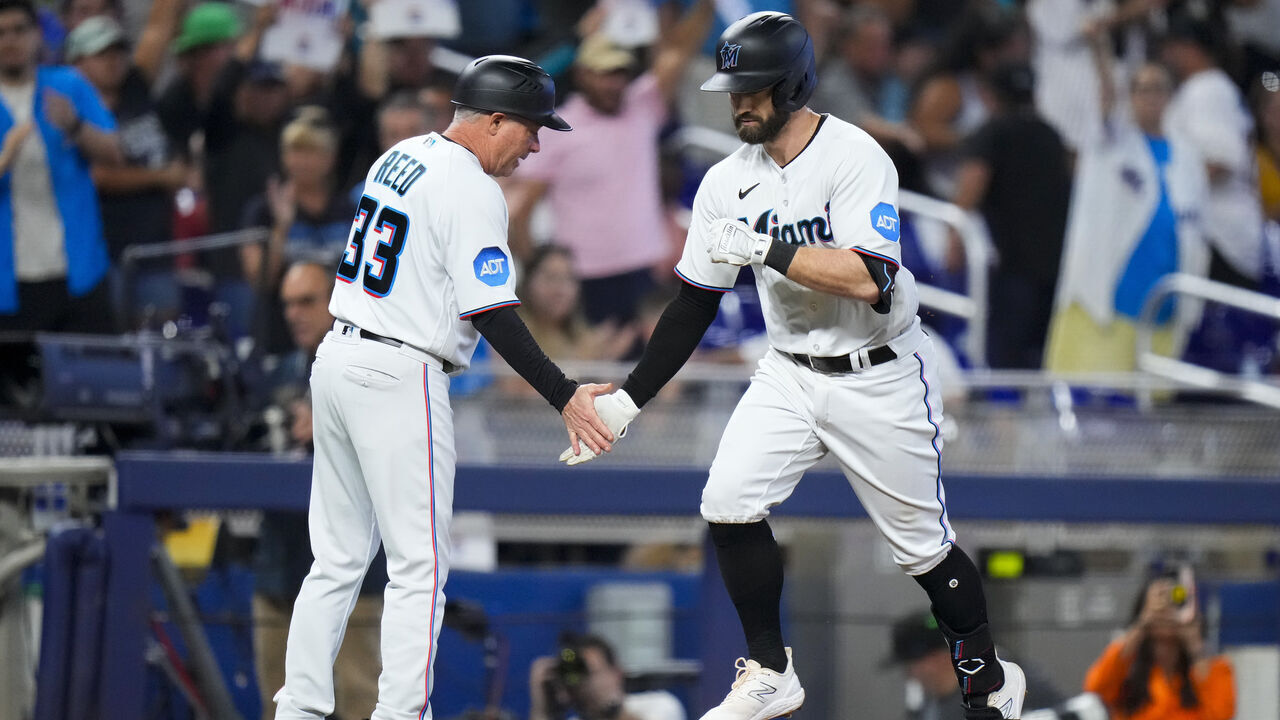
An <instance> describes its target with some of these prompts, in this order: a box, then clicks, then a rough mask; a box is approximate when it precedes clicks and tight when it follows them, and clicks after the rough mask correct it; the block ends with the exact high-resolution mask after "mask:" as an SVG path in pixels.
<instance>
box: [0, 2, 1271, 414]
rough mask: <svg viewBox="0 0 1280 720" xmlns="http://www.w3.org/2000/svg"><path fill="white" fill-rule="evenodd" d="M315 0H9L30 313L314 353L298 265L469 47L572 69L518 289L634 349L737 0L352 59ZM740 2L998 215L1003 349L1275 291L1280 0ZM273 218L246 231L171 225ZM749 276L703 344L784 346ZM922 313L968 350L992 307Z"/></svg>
mask: <svg viewBox="0 0 1280 720" xmlns="http://www.w3.org/2000/svg"><path fill="white" fill-rule="evenodd" d="M379 2H381V3H382V4H383V5H384V7H383V8H382V10H381V11H379V10H377V7H378V3H379ZM304 5H305V4H297V3H290V2H287V1H286V2H283V3H278V2H276V1H275V0H268V1H266V2H262V3H253V4H249V3H240V4H235V3H222V2H202V3H191V2H187V1H186V0H156V2H152V3H145V2H130V0H63V1H62V2H60V3H57V4H56V5H54V6H50V7H45V6H40V5H33V4H31V3H29V2H25V1H24V0H4V1H3V2H0V102H2V104H3V106H4V110H5V112H4V113H3V115H4V117H3V120H2V122H0V130H2V131H3V144H2V145H0V169H2V170H3V172H4V173H5V183H4V187H3V191H0V238H2V239H3V242H4V244H5V245H7V246H8V248H9V252H0V257H3V260H0V331H17V332H30V331H46V332H47V331H53V332H58V331H72V332H125V331H134V330H138V329H146V328H151V329H158V328H160V327H161V326H163V325H164V324H165V323H167V322H175V323H177V324H178V325H179V326H180V327H183V328H190V327H199V326H202V325H205V324H208V323H210V322H213V321H218V322H220V323H221V325H222V326H223V329H224V331H225V333H226V335H227V336H228V338H229V339H231V340H238V341H241V347H242V348H243V347H245V346H246V345H244V343H243V340H244V339H248V340H250V341H251V346H252V347H253V348H255V350H254V352H256V353H257V355H256V356H257V357H263V358H269V359H270V360H269V364H272V365H274V364H276V363H277V362H282V363H283V364H286V365H287V364H288V363H287V362H283V360H282V359H284V358H287V357H288V356H289V355H290V353H293V352H294V351H296V350H297V348H298V346H297V345H296V340H293V339H291V335H290V333H289V332H288V330H287V326H288V322H287V313H286V312H285V310H286V308H287V307H288V301H287V300H285V299H282V297H281V291H282V287H283V286H282V279H283V278H284V277H285V274H286V269H287V268H289V267H290V266H291V265H293V264H295V263H298V262H310V263H315V264H319V265H321V266H324V265H326V264H328V265H333V264H335V263H336V259H335V258H336V257H337V256H338V255H339V254H340V253H341V252H342V251H343V249H344V247H345V244H346V240H347V235H348V233H349V229H350V221H351V218H352V217H353V216H354V214H355V205H356V202H357V201H358V199H359V196H360V192H361V190H360V188H361V185H362V181H363V176H364V174H365V172H366V170H367V169H368V167H369V165H370V164H371V163H372V162H373V161H374V160H375V159H376V158H377V156H378V155H379V154H380V153H381V151H382V150H384V149H385V148H387V147H390V146H391V145H392V144H394V143H395V142H397V141H398V140H400V139H403V138H405V137H409V136H412V135H416V134H422V133H425V132H430V131H433V130H440V129H443V127H445V126H446V125H447V124H448V122H449V119H450V118H451V115H452V113H451V105H450V104H449V91H450V88H451V86H452V81H453V75H452V74H451V72H450V68H453V69H457V67H459V64H460V63H459V60H465V58H466V57H469V56H471V55H475V54H484V53H494V52H503V53H514V54H522V55H525V56H529V57H531V58H534V59H535V60H537V61H539V62H540V63H542V64H543V65H544V66H546V67H548V68H549V69H550V70H551V71H552V72H553V74H554V75H555V76H556V77H557V80H558V81H559V85H558V87H560V88H562V91H561V94H562V95H563V105H562V113H563V115H564V116H565V117H566V118H568V119H569V121H570V122H571V123H572V124H573V125H574V126H575V128H576V132H574V133H571V134H566V135H565V136H563V137H556V138H548V140H549V142H547V143H545V144H544V146H543V150H542V152H541V153H539V154H538V155H534V156H531V157H530V158H529V159H528V160H527V161H526V162H525V163H524V166H523V167H522V168H521V169H520V170H519V172H518V173H517V175H516V176H515V177H514V178H512V179H510V180H509V181H507V182H505V184H504V189H505V191H506V193H507V195H508V201H509V205H510V208H511V238H510V241H511V246H512V249H513V250H514V251H515V253H516V255H517V258H518V260H519V261H520V262H521V264H522V266H523V267H522V273H525V276H524V277H523V283H522V296H523V299H524V301H525V306H524V308H523V310H522V313H523V314H524V316H525V319H526V321H528V323H529V325H530V326H531V327H532V329H533V330H534V333H535V336H536V337H537V339H538V340H539V341H540V342H542V343H543V344H544V346H545V347H548V348H550V349H551V354H552V356H553V358H555V359H562V360H573V359H579V360H617V359H623V358H629V357H634V356H635V355H636V354H637V353H638V350H639V348H641V347H642V343H643V337H644V335H645V332H644V329H645V327H644V326H645V325H646V322H647V320H646V309H647V308H650V309H651V308H658V307H661V306H662V304H663V302H664V300H665V299H666V298H668V297H670V294H671V292H672V290H673V285H674V284H675V282H676V278H675V276H674V275H673V274H672V273H671V268H672V266H673V264H674V260H675V259H676V258H678V256H679V252H680V248H681V246H682V244H683V241H684V231H685V225H686V223H687V221H688V206H689V204H690V203H691V200H692V191H693V189H694V188H696V186H697V183H698V181H699V179H700V176H701V173H702V172H703V171H704V170H705V167H706V165H707V164H708V163H707V162H706V161H707V149H706V148H705V147H702V148H700V147H697V146H696V143H695V144H693V145H691V144H690V143H689V142H688V141H686V140H684V138H687V137H688V135H686V134H682V133H681V132H680V131H681V130H682V129H686V128H691V127H692V128H711V129H714V130H720V131H724V130H726V129H727V127H728V124H727V118H728V113H726V112H725V108H723V107H720V106H719V105H718V104H717V103H716V102H715V100H716V97H714V96H711V97H707V96H702V97H700V96H699V93H697V92H696V85H697V82H698V80H699V79H700V78H701V77H702V76H703V75H705V74H706V73H707V72H708V70H709V68H710V67H711V66H712V62H711V59H710V52H711V51H712V46H713V45H714V38H715V36H716V34H717V32H718V30H719V29H720V28H722V27H723V26H724V25H725V24H726V22H727V21H729V20H732V19H733V18H731V17H727V16H726V13H727V12H729V11H730V8H729V6H730V5H733V4H732V3H714V2H711V1H710V0H696V1H695V0H671V1H669V2H654V3H615V2H603V1H602V2H595V3H592V2H588V1H587V0H579V1H577V2H568V1H566V2H532V0H470V1H469V2H462V3H454V2H452V0H430V1H428V0H422V1H421V2H408V3H406V2H404V1H403V0H358V1H353V2H351V3H350V4H349V7H345V8H344V7H343V5H345V4H343V3H339V4H336V5H335V6H334V7H336V8H337V10H335V11H333V12H334V13H335V14H334V16H333V17H332V18H330V25H331V27H330V31H331V33H332V35H333V36H334V37H333V38H332V44H334V50H335V52H334V53H333V55H334V58H333V59H332V60H331V61H328V62H327V64H326V62H321V63H315V62H311V61H310V60H311V59H310V58H308V57H307V56H306V52H307V51H308V48H307V47H306V44H307V42H308V40H307V38H305V37H302V38H301V39H298V40H297V42H296V43H295V44H296V47H293V48H285V49H284V50H283V51H282V50H281V47H280V46H281V45H282V42H284V41H281V40H280V37H282V36H287V37H289V38H292V37H293V36H291V35H288V34H287V33H284V32H283V31H282V28H284V27H286V26H288V25H289V24H290V23H293V22H295V21H296V18H294V17H293V16H292V15H291V13H294V14H296V13H297V12H298V8H300V7H303V6H304ZM745 6H750V8H745ZM326 7H328V6H326ZM733 7H734V8H736V9H738V10H741V9H766V8H767V9H781V10H787V11H791V12H793V13H795V14H797V16H798V17H800V18H801V19H802V20H803V21H804V22H805V23H806V25H807V26H808V27H810V28H813V29H814V31H815V38H816V41H817V42H818V51H819V57H820V61H819V62H820V65H819V70H818V73H819V78H820V83H819V92H818V94H817V95H816V96H815V97H814V99H813V101H812V103H811V104H812V106H813V107H814V108H815V109H816V110H819V111H822V112H832V113H834V114H836V115H838V116H841V117H844V118H846V119H848V120H850V121H853V122H855V123H857V124H859V125H860V126H861V127H863V128H865V129H866V130H867V131H868V132H869V133H871V134H872V135H873V136H874V137H875V138H876V139H877V140H878V141H879V142H880V143H881V144H882V145H883V146H884V147H885V149H886V150H887V151H888V152H889V153H890V155H891V156H892V157H893V158H894V160H895V163H896V164H897V166H898V169H899V175H900V177H901V183H902V187H903V188H904V189H905V190H910V191H912V192H916V193H920V194H923V195H928V196H932V197H936V198H940V199H942V200H946V201H950V202H953V203H955V204H956V205H958V206H959V207H961V208H962V209H964V210H966V211H969V212H970V213H971V214H972V217H973V218H975V219H976V220H977V221H978V227H980V228H981V232H980V233H979V235H978V237H980V238H982V239H983V242H982V244H983V245H984V249H985V250H986V252H985V253H984V254H985V255H987V256H989V257H990V258H991V260H990V263H989V267H988V273H989V274H988V287H989V293H988V300H989V305H988V313H987V317H986V318H985V324H986V328H987V332H986V337H987V338H988V340H987V346H986V348H985V352H986V358H985V359H986V362H987V364H988V365H990V366H991V367H993V368H1031V369H1034V368H1041V367H1043V368H1047V369H1050V370H1057V371H1087V370H1131V369H1133V368H1134V366H1135V354H1134V337H1135V323H1136V322H1137V320H1138V318H1139V316H1140V315H1141V314H1142V311H1143V307H1144V304H1145V301H1146V299H1147V295H1148V293H1149V291H1150V290H1151V289H1152V288H1153V287H1154V286H1155V284H1156V283H1157V282H1158V281H1159V279H1160V278H1161V277H1163V276H1164V275H1166V274H1168V273H1172V272H1185V273H1191V274H1195V275H1202V276H1206V277H1209V278H1211V279H1214V280H1220V281H1224V282H1227V283H1230V284H1232V285H1235V286H1239V287H1244V288H1248V289H1253V290H1262V291H1264V292H1274V291H1275V289H1276V287H1277V280H1276V278H1277V274H1276V272H1275V269H1274V268H1275V265H1276V261H1275V258H1277V257H1280V250H1278V248H1277V238H1278V237H1280V234H1278V233H1277V231H1276V225H1275V223H1276V221H1277V220H1278V219H1280V169H1278V168H1280V159H1278V158H1280V92H1277V91H1278V90H1280V77H1278V76H1277V72H1280V41H1277V37H1280V34H1277V33H1275V32H1266V31H1264V30H1263V29H1265V28H1268V27H1269V28H1275V27H1280V3H1278V2H1276V1H1275V0H1235V1H1234V2H1226V3H1205V2H1196V1H1194V0H1108V1H1102V0H1099V1H1096V2H1091V1H1089V0H1026V1H1025V2H999V1H997V0H972V1H970V2H942V1H940V0H861V1H850V2H840V1H838V0H794V2H788V1H787V0H775V1H773V2H769V1H767V0H756V1H754V2H748V3H745V4H744V7H743V8H739V7H738V6H737V5H733ZM273 34H274V35H273ZM321 68H323V69H321ZM33 130H35V131H36V132H32V131H33ZM906 218H907V219H906V221H905V222H904V232H903V244H904V259H905V262H906V265H907V266H908V267H909V268H911V269H912V271H913V272H914V273H915V274H916V275H917V276H918V277H919V278H920V279H921V280H922V281H923V282H925V283H927V284H930V285H934V286H937V287H941V288H944V289H951V290H959V291H964V290H965V288H966V287H967V285H968V282H969V279H968V278H967V277H966V275H967V273H968V272H969V269H968V266H967V265H966V262H965V255H966V252H973V251H974V248H972V247H971V248H969V249H968V250H966V246H965V243H964V242H962V239H961V237H960V236H959V235H958V234H957V233H956V232H954V231H952V230H950V229H948V228H947V227H946V226H944V225H942V224H941V223H939V222H937V221H936V220H933V219H930V218H926V217H917V216H913V215H911V214H910V213H907V214H906ZM254 229H256V230H257V231H258V232H257V233H256V234H255V233H246V234H243V235H242V236H240V237H241V240H242V241H241V242H238V243H237V242H235V241H234V240H232V241H231V243H230V246H222V247H220V249H217V250H208V251H200V252H197V251H192V250H182V246H180V245H178V246H175V245H173V244H172V243H173V241H176V240H183V239H191V238H204V237H207V236H211V235H214V236H217V235H219V234H223V233H236V232H238V231H247V230H254ZM231 237H233V238H234V237H235V236H234V235H233V236H231ZM147 249H150V250H151V252H146V250H147ZM139 250H142V251H143V252H141V253H139ZM738 289H739V292H738V293H737V294H736V298H735V301H734V302H727V303H725V304H724V305H723V306H722V309H721V317H720V318H719V319H718V320H717V323H716V325H715V326H714V329H713V330H712V331H711V332H709V333H708V335H707V338H706V340H705V341H704V347H703V353H702V355H703V357H705V358H707V359H713V360H717V361H725V360H727V361H730V362H750V361H752V360H754V358H755V357H756V356H758V354H759V353H760V351H761V349H762V348H763V338H762V334H763V324H762V321H761V319H760V313H759V303H758V299H757V298H756V296H755V292H754V287H753V283H752V281H751V279H750V277H749V276H744V278H743V281H742V282H740V283H739V288H738ZM211 308H212V309H213V312H212V313H211ZM922 312H923V313H924V314H925V315H926V317H927V320H928V321H929V322H930V324H931V325H933V326H934V327H935V329H936V330H937V331H938V332H939V333H940V334H941V335H942V336H944V337H946V338H947V339H948V340H950V341H952V342H953V343H954V344H955V347H956V348H961V347H963V346H962V344H961V343H959V342H958V341H959V339H960V337H961V335H962V333H963V332H964V323H962V322H957V321H956V320H955V319H954V318H949V317H946V316H944V315H940V314H935V313H933V312H932V311H930V310H929V309H927V308H926V309H924V310H923V311H922ZM1156 322H1157V325H1158V332H1157V334H1156V347H1157V348H1159V349H1160V350H1161V351H1162V352H1165V353H1168V354H1183V355H1186V356H1188V357H1190V358H1192V359H1194V360H1196V361H1197V362H1200V363H1202V364H1205V365H1208V366H1210V367H1214V368H1216V369H1220V370H1223V371H1227V372H1239V371H1241V370H1242V369H1244V370H1245V371H1250V370H1252V371H1262V372H1266V371H1267V370H1269V369H1270V368H1271V367H1272V365H1273V357H1274V343H1273V340H1272V333H1271V329H1270V327H1269V326H1265V324H1259V323H1258V322H1257V321H1256V320H1253V319H1249V318H1246V317H1244V316H1243V315H1241V314H1240V313H1238V312H1237V311H1233V310H1230V309H1227V308H1225V307H1220V306H1216V305H1214V304H1212V303H1210V304H1208V305H1207V306H1205V305H1203V304H1201V303H1193V302H1182V303H1175V302H1173V301H1172V300H1170V301H1167V302H1165V303H1164V304H1163V305H1162V306H1161V307H1160V308H1159V310H1158V311H1157V313H1156ZM649 324H650V325H651V321H650V322H649ZM960 359H961V362H962V363H965V362H971V360H972V359H971V358H967V357H964V354H963V353H961V358H960ZM299 370H300V372H299V373H298V374H295V376H294V377H295V380H301V379H305V377H306V375H305V371H306V363H305V362H304V363H303V364H302V366H301V367H300V368H299ZM517 386H518V382H517V383H516V384H515V385H512V384H510V383H507V384H502V383H500V384H499V387H504V388H506V389H508V390H514V391H516V392H519V388H518V387H517Z"/></svg>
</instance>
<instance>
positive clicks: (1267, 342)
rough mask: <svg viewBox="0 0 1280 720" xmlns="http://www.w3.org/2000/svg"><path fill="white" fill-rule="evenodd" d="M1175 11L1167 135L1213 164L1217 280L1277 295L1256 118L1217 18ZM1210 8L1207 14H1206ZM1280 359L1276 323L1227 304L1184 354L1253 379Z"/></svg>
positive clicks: (1204, 323) (1205, 320)
mask: <svg viewBox="0 0 1280 720" xmlns="http://www.w3.org/2000/svg"><path fill="white" fill-rule="evenodd" d="M1186 5H1187V6H1186V7H1184V8H1181V9H1179V10H1177V11H1174V10H1170V18H1169V25H1168V32H1167V35H1166V37H1165V38H1164V41H1163V44H1162V45H1161V57H1162V59H1163V60H1164V62H1165V63H1166V64H1167V65H1168V66H1169V67H1170V69H1171V70H1173V73H1174V75H1175V76H1176V78H1177V79H1178V80H1179V83H1180V84H1179V85H1178V89H1177V91H1176V92H1175V93H1174V96H1173V99H1172V100H1171V101H1170V103H1169V109H1168V110H1167V111H1165V116H1164V129H1165V132H1166V133H1167V134H1168V135H1170V136H1178V137H1185V138H1187V140H1188V141H1189V142H1190V143H1191V145H1192V146H1194V147H1195V149H1196V151H1197V152H1198V153H1199V155H1200V157H1201V158H1202V159H1203V160H1204V162H1205V167H1206V171H1207V173H1208V176H1209V197H1208V201H1207V203H1206V205H1205V210H1204V216H1203V228H1204V235H1205V239H1206V241H1207V242H1208V245H1209V249H1210V253H1211V255H1210V261H1209V279H1211V280H1216V281H1219V282H1224V283H1227V284H1230V285H1235V286H1237V287H1242V288H1245V289H1249V290H1259V289H1263V290H1272V288H1269V287H1267V286H1266V285H1264V283H1269V284H1271V285H1274V277H1268V275H1267V274H1266V270H1267V269H1268V268H1269V267H1275V265H1276V263H1277V262H1280V260H1278V259H1276V258H1274V257H1269V256H1268V252H1267V247H1266V245H1265V244H1264V233H1263V214H1262V202H1261V199H1260V197H1259V194H1258V184H1257V176H1256V175H1255V172H1256V166H1255V162H1256V156H1255V154H1254V152H1253V147H1252V144H1251V142H1250V138H1249V135H1250V132H1251V131H1252V130H1253V119H1252V117H1251V116H1250V114H1249V111H1248V109H1247V107H1246V105H1245V101H1244V98H1243V97H1242V95H1241V92H1240V89H1239V88H1238V87H1237V86H1236V84H1235V83H1234V82H1233V81H1232V80H1231V78H1230V77H1229V76H1228V75H1227V73H1226V72H1225V71H1223V69H1222V68H1221V67H1220V66H1219V62H1220V58H1221V57H1223V56H1224V55H1225V53H1226V52H1227V51H1226V49H1225V48H1224V47H1223V40H1224V33H1223V32H1222V30H1221V24H1220V18H1219V17H1218V16H1217V15H1216V14H1203V13H1201V14H1196V11H1197V9H1198V8H1197V7H1193V6H1192V5H1191V4H1190V3H1187V4H1186ZM1201 9H1202V8H1201ZM1274 355H1275V325H1274V323H1272V322H1270V321H1268V320H1264V319H1262V318H1260V317H1258V316H1256V315H1253V314H1252V313H1249V312H1247V311H1244V310H1240V309H1237V308H1233V307H1230V306H1227V305H1222V304H1219V303H1214V302H1208V303H1205V305H1204V310H1203V313H1202V315H1201V323H1200V325H1199V327H1197V328H1196V330H1195V331H1194V332H1193V333H1192V334H1191V336H1190V338H1189V339H1188V341H1187V347H1186V349H1185V351H1184V353H1183V357H1184V359H1186V360H1187V361H1189V362H1192V363H1195V364H1198V365H1203V366H1206V367H1209V368H1211V369H1213V370H1216V371H1218V372H1224V373H1245V374H1253V373H1255V372H1260V371H1261V369H1262V368H1265V367H1267V366H1269V365H1270V364H1271V363H1272V362H1273V360H1274Z"/></svg>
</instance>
